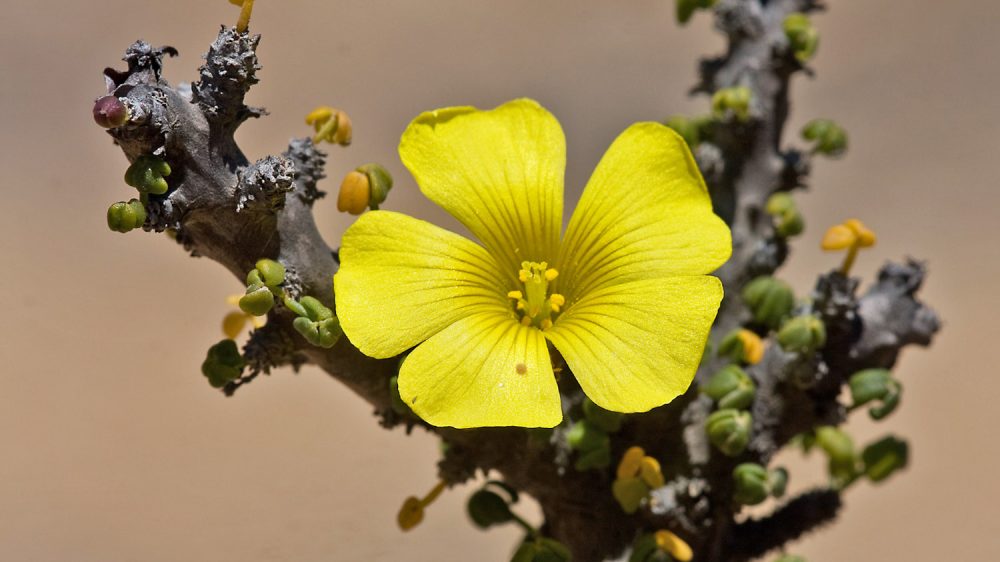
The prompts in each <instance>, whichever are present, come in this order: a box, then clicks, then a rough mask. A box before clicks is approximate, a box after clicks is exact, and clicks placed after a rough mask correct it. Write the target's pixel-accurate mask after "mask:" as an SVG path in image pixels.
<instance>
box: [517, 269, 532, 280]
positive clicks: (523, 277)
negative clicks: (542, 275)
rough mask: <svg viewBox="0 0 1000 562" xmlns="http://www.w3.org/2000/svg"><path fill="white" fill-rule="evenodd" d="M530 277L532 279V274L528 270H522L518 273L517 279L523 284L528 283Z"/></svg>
mask: <svg viewBox="0 0 1000 562" xmlns="http://www.w3.org/2000/svg"><path fill="white" fill-rule="evenodd" d="M530 277H531V274H530V273H528V270H527V269H522V270H521V271H518V272H517V279H518V281H520V282H521V283H527V282H528V279H529V278H530Z"/></svg>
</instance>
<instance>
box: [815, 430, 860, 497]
mask: <svg viewBox="0 0 1000 562" xmlns="http://www.w3.org/2000/svg"><path fill="white" fill-rule="evenodd" d="M816 444H817V445H819V446H820V448H821V449H823V451H824V452H825V453H826V455H827V457H828V458H829V460H830V462H829V466H828V469H829V471H830V477H831V478H832V479H833V481H834V484H835V485H837V486H838V487H843V486H846V485H847V484H849V483H850V482H852V481H853V480H854V478H855V477H856V476H857V456H856V455H855V453H854V441H853V440H851V437H850V436H849V435H848V434H846V433H844V432H843V431H841V430H840V429H837V428H836V427H833V426H822V427H818V428H816Z"/></svg>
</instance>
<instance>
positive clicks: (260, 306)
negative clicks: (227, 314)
mask: <svg viewBox="0 0 1000 562" xmlns="http://www.w3.org/2000/svg"><path fill="white" fill-rule="evenodd" d="M273 307H274V293H272V292H271V289H269V288H267V287H266V286H264V285H251V286H250V287H247V294H245V295H243V297H242V298H240V310H242V311H243V312H246V313H247V314H251V315H253V316H264V315H265V314H267V313H268V312H270V311H271V308H273Z"/></svg>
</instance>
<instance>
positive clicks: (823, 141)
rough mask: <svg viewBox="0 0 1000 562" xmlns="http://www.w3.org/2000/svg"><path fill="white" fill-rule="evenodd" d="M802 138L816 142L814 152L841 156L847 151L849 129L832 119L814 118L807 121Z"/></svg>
mask: <svg viewBox="0 0 1000 562" xmlns="http://www.w3.org/2000/svg"><path fill="white" fill-rule="evenodd" d="M802 138H804V139H805V140H808V141H814V142H815V145H814V146H813V152H814V153H818V154H823V155H826V156H840V155H842V154H843V153H844V152H845V151H847V131H845V130H844V129H843V128H842V127H841V126H840V125H838V124H837V123H835V122H834V121H832V120H830V119H813V120H812V121H810V122H808V123H806V126H805V127H803V128H802Z"/></svg>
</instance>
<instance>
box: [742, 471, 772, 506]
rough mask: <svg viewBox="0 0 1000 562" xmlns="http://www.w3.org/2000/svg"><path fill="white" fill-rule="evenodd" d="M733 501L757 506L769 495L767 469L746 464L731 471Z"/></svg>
mask: <svg viewBox="0 0 1000 562" xmlns="http://www.w3.org/2000/svg"><path fill="white" fill-rule="evenodd" d="M733 481H734V482H735V484H736V485H735V488H734V489H733V500H734V501H735V502H736V503H739V504H742V505H757V504H759V503H761V502H763V501H764V500H766V499H767V497H768V496H769V495H770V494H771V488H770V485H769V483H768V477H767V469H765V468H764V467H763V466H761V465H759V464H756V463H752V462H748V463H743V464H741V465H738V466H737V467H736V468H734V469H733Z"/></svg>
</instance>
